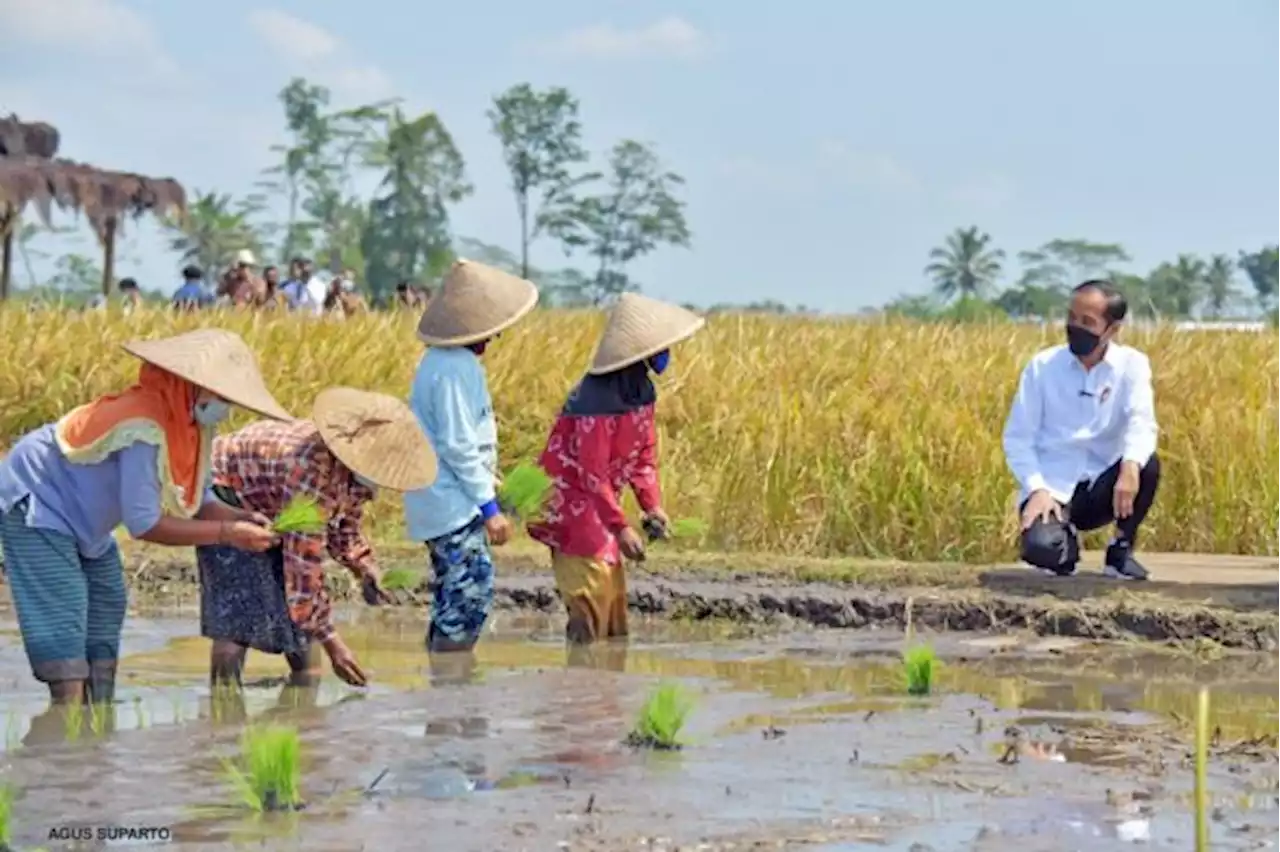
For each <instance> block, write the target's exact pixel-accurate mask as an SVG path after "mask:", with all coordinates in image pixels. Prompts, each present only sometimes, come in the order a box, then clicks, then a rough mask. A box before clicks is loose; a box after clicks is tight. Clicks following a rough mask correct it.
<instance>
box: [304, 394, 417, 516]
mask: <svg viewBox="0 0 1280 852" xmlns="http://www.w3.org/2000/svg"><path fill="white" fill-rule="evenodd" d="M311 419H312V421H313V422H314V423H315V424H316V428H317V429H319V430H320V437H321V438H322V439H324V444H325V446H326V447H328V448H329V451H330V452H331V453H333V454H334V455H335V456H337V457H338V461H340V462H342V463H343V464H344V465H346V466H347V467H349V468H350V469H351V470H352V471H353V472H355V473H357V474H359V475H360V476H362V477H364V478H365V479H368V480H370V481H372V482H374V483H377V484H378V485H380V486H382V487H383V488H390V489H391V490H392V491H417V490H418V489H420V488H426V487H427V486H428V485H430V484H431V483H433V482H435V480H436V454H435V452H434V451H433V450H432V449H431V442H430V441H428V440H427V435H426V433H425V432H423V431H422V427H421V426H419V425H418V418H417V417H415V416H414V414H413V412H412V411H410V410H409V406H407V405H405V404H404V403H403V402H401V401H400V400H398V399H396V398H395V397H393V396H387V395H386V394H382V393H372V392H370V391H362V390H356V389H355V388H329V389H328V390H325V391H321V392H320V395H319V396H317V397H316V401H315V405H314V406H313V407H312V412H311Z"/></svg>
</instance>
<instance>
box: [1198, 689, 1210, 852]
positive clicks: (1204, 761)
mask: <svg viewBox="0 0 1280 852" xmlns="http://www.w3.org/2000/svg"><path fill="white" fill-rule="evenodd" d="M1208 769H1209V690H1208V689H1204V688H1202V689H1201V690H1200V697H1199V700H1198V701H1197V702H1196V780H1195V798H1196V852H1207V850H1208V849H1209V783H1208Z"/></svg>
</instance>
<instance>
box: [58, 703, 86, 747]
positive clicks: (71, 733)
mask: <svg viewBox="0 0 1280 852" xmlns="http://www.w3.org/2000/svg"><path fill="white" fill-rule="evenodd" d="M62 732H63V735H64V736H65V737H66V740H67V742H69V743H74V742H78V741H79V740H80V737H81V735H83V734H84V705H83V704H81V703H80V702H79V701H69V702H67V703H66V704H63V705H62Z"/></svg>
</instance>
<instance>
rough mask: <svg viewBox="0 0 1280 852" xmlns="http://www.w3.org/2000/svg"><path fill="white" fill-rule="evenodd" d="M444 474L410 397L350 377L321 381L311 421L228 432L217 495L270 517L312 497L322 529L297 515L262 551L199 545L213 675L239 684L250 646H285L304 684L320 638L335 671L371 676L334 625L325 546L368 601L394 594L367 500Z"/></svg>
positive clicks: (218, 448) (203, 620)
mask: <svg viewBox="0 0 1280 852" xmlns="http://www.w3.org/2000/svg"><path fill="white" fill-rule="evenodd" d="M435 475H436V461H435V455H434V453H432V451H431V446H430V444H428V443H427V438H426V435H424V434H423V433H422V430H421V429H420V428H419V427H418V423H417V421H416V420H415V419H414V416H413V413H412V412H411V411H409V409H408V407H407V406H406V405H405V404H404V403H403V402H401V401H400V400H397V399H395V398H394V397H389V396H385V395H383V394H378V393H369V392H367V391H359V390H354V389H352V388H331V389H329V390H326V391H324V392H322V393H321V394H320V395H319V396H318V397H316V401H315V405H314V410H313V412H312V416H311V420H309V421H308V420H298V421H295V422H293V423H287V424H279V423H266V422H259V423H254V424H251V425H249V426H246V427H245V428H244V429H241V430H240V431H239V432H236V433H235V434H233V435H227V436H224V437H221V438H219V439H218V440H217V441H216V442H215V443H214V447H213V481H214V486H213V487H214V491H215V492H216V493H217V495H218V497H219V498H220V499H222V500H224V501H226V502H227V503H229V504H231V505H234V506H240V507H244V508H245V509H249V510H251V511H254V512H261V513H263V514H266V515H270V516H272V517H277V516H283V515H304V516H305V515H306V514H307V512H306V511H305V510H301V511H300V510H298V509H297V508H296V507H297V506H298V505H299V501H300V500H310V501H314V504H315V505H316V506H317V507H318V509H319V512H320V513H321V514H322V518H320V519H319V520H320V523H319V525H318V526H319V528H318V529H316V528H309V525H308V524H306V523H300V524H295V525H294V526H293V531H290V532H284V533H283V534H282V536H281V538H282V541H281V546H280V547H278V548H274V549H272V550H270V551H267V552H265V553H264V552H259V551H252V550H244V549H240V548H238V547H235V546H234V545H232V546H228V545H226V544H219V545H212V546H205V547H199V548H197V549H196V556H197V562H198V564H199V567H200V588H201V595H200V632H201V634H202V635H204V636H206V637H207V638H209V639H212V640H213V647H212V649H211V660H210V675H211V679H212V680H213V681H214V682H215V683H218V682H229V683H232V684H236V685H238V684H239V682H240V674H241V670H242V669H243V666H244V659H245V654H246V652H247V650H248V649H249V648H253V649H254V650H255V651H260V652H262V653H264V654H283V655H284V656H285V659H286V660H287V661H288V663H289V668H290V670H291V671H292V673H293V680H294V682H295V683H298V684H302V685H305V684H306V683H308V682H309V681H311V680H313V679H314V677H315V676H316V674H317V669H318V667H319V661H318V659H317V651H318V648H317V646H319V648H323V649H324V651H325V653H326V654H328V656H329V661H330V663H331V664H332V665H333V670H334V672H335V673H336V674H337V675H338V677H340V678H342V679H343V680H344V681H346V682H347V683H349V684H352V685H354V686H363V685H364V684H365V681H366V678H365V674H364V671H363V670H361V668H360V664H359V662H358V661H357V660H356V658H355V655H354V654H352V652H351V649H350V648H348V647H347V646H346V644H345V643H344V642H343V641H342V639H341V637H340V636H339V635H338V632H337V630H336V629H335V628H334V626H333V620H332V614H331V608H330V604H329V596H328V593H327V592H326V591H325V586H324V564H323V560H324V555H325V552H326V550H327V551H328V554H329V556H331V557H333V559H334V560H335V561H336V562H338V563H339V564H341V565H342V566H344V567H345V568H347V570H349V571H350V572H351V573H352V574H353V575H355V577H356V578H357V579H358V580H360V582H361V586H362V591H363V593H364V599H365V602H366V603H368V604H371V605H376V604H379V603H384V602H386V601H387V600H388V599H389V598H388V596H387V594H386V592H384V591H383V590H382V588H381V586H380V584H379V571H378V566H377V563H376V562H375V560H374V557H373V549H372V548H371V547H370V546H369V543H368V541H367V540H366V539H365V537H364V535H363V533H362V532H361V529H360V525H361V521H362V519H363V513H364V506H365V504H366V503H368V502H369V501H370V500H372V499H373V498H374V496H375V495H376V493H377V490H378V488H379V487H382V488H388V489H391V490H393V491H409V490H413V489H417V488H423V487H425V486H427V485H430V484H431V482H432V481H433V480H434V479H435ZM278 526H280V525H279V523H278Z"/></svg>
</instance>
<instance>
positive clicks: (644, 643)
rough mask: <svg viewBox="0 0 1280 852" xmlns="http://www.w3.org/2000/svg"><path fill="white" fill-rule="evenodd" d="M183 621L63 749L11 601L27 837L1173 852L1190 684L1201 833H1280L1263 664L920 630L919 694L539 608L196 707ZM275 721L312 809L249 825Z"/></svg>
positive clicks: (1184, 824) (836, 647) (144, 631)
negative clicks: (565, 619) (248, 751)
mask: <svg viewBox="0 0 1280 852" xmlns="http://www.w3.org/2000/svg"><path fill="white" fill-rule="evenodd" d="M0 615H7V614H0ZM194 625H195V619H194V617H193V616H192V615H190V614H172V613H171V614H168V615H156V616H151V617H138V618H134V619H132V620H131V622H130V628H129V632H128V634H127V635H126V652H127V657H126V659H125V661H124V663H123V672H124V676H125V677H124V680H123V682H122V684H121V686H120V695H119V702H118V705H117V707H116V708H115V713H114V717H115V718H114V720H106V719H103V720H101V722H102V724H100V725H99V726H98V729H97V730H96V731H95V730H94V729H93V726H92V725H91V724H90V723H89V722H86V723H85V725H84V727H83V729H82V732H81V733H80V734H79V735H78V738H76V739H75V740H74V741H68V740H67V729H66V726H65V724H64V722H63V721H62V719H61V718H60V717H55V716H50V715H48V714H45V713H43V711H44V709H45V699H44V697H43V696H42V695H41V693H40V692H39V690H38V689H37V688H36V685H35V684H34V683H33V682H32V681H31V679H30V677H29V675H28V674H27V672H26V665H25V661H24V659H23V657H22V650H21V644H20V642H19V640H18V638H17V634H16V632H15V631H14V629H13V623H12V619H11V618H7V620H5V619H3V618H0V689H3V699H2V701H3V711H4V714H5V726H6V732H7V733H6V750H5V753H4V754H3V755H2V756H0V758H2V760H3V774H4V777H5V782H6V783H8V784H11V785H12V786H13V787H14V788H16V789H17V790H18V791H19V799H18V801H17V803H16V804H15V807H14V816H13V825H14V839H15V841H16V842H17V845H18V847H19V848H24V849H27V848H36V847H39V846H44V847H45V848H48V849H62V848H86V849H87V848H105V846H104V845H103V843H102V842H100V841H88V842H83V843H80V844H79V845H74V844H72V843H69V842H66V841H63V840H60V839H56V838H55V839H53V840H51V839H50V830H51V829H62V830H65V831H71V832H74V831H75V830H76V829H88V830H89V833H91V834H93V833H96V832H97V831H98V830H99V829H102V828H105V827H108V826H112V825H116V826H132V827H135V828H159V829H163V831H161V832H153V833H155V834H164V835H167V840H155V841H153V843H154V844H155V845H163V846H165V847H166V848H193V849H217V848H270V849H277V848H278V849H294V848H298V849H308V850H327V849H333V850H353V849H370V850H397V849H405V850H419V849H476V850H499V849H501V850H518V849H530V850H541V849H591V850H605V849H644V848H649V849H675V848H685V849H693V848H704V849H728V848H735V849H744V848H760V849H763V848H783V847H784V846H785V845H786V844H787V843H788V842H791V843H797V844H799V843H804V844H807V845H806V848H810V849H824V850H843V849H860V848H867V844H873V845H875V847H876V848H886V849H900V850H908V849H915V850H924V849H935V850H950V849H983V850H1003V849H1010V850H1012V849H1017V850H1028V849H1044V850H1058V849H1088V850H1107V849H1113V848H1114V849H1122V848H1130V847H1131V846H1132V844H1133V843H1134V842H1145V843H1146V844H1147V846H1154V847H1156V848H1169V849H1188V848H1191V833H1192V817H1191V809H1190V804H1189V802H1190V799H1189V796H1190V789H1191V772H1190V768H1189V764H1188V763H1187V762H1186V758H1187V755H1188V743H1189V733H1188V731H1187V729H1186V727H1185V724H1184V723H1185V720H1187V719H1189V718H1190V716H1191V715H1192V714H1193V707H1194V701H1195V693H1196V690H1197V688H1198V685H1199V684H1201V683H1208V684H1210V685H1212V686H1213V688H1214V702H1215V717H1214V723H1215V725H1216V726H1217V727H1218V728H1219V729H1220V735H1219V745H1218V748H1217V749H1216V750H1215V752H1214V754H1213V758H1212V761H1211V782H1210V783H1211V789H1212V792H1213V804H1214V822H1213V838H1214V848H1215V849H1251V848H1275V837H1276V834H1277V829H1278V828H1280V826H1278V821H1277V799H1276V792H1277V788H1276V764H1275V751H1274V741H1275V734H1276V730H1277V699H1276V694H1277V668H1276V660H1275V658H1274V657H1273V656H1266V655H1241V656H1228V657H1221V658H1218V659H1215V660H1212V661H1206V660H1204V659H1197V658H1195V657H1192V656H1190V655H1179V654H1171V653H1167V652H1152V651H1140V650H1138V649H1136V648H1131V647H1127V646H1100V645H1090V644H1084V643H1075V642H1070V641H1064V640H1037V639H1034V638H1029V639H1026V640H1019V639H1016V638H1007V637H980V636H965V637H959V636H935V637H932V641H933V643H934V645H935V647H936V648H937V650H938V652H939V654H940V655H941V656H942V657H943V658H944V660H945V662H944V665H943V667H942V669H941V671H940V674H939V676H938V679H937V682H936V684H935V691H934V694H933V695H932V696H930V697H928V698H923V699H911V698H905V697H904V696H903V695H902V692H903V690H902V686H901V683H900V677H899V674H898V667H897V666H895V665H894V660H895V655H896V654H898V653H899V652H900V650H901V648H902V642H903V640H902V636H901V634H897V633H890V632H858V631H814V632H809V631H802V632H788V633H784V634H775V635H768V634H763V633H760V632H758V631H752V630H750V629H744V628H732V627H724V626H717V625H699V626H696V627H694V626H689V625H681V624H679V623H673V622H654V623H649V624H643V625H641V626H640V628H639V629H638V630H637V633H636V635H635V636H634V637H633V640H632V642H631V645H630V647H629V648H622V647H606V648H601V649H597V650H594V651H593V652H592V653H590V654H585V655H576V656H575V657H573V658H572V659H566V651H565V649H564V647H563V644H562V643H561V642H560V640H559V636H558V627H559V624H558V621H557V620H554V619H552V620H548V619H545V618H540V617H521V616H508V615H503V616H502V617H501V618H499V619H498V620H497V621H496V623H495V625H494V629H493V630H492V632H490V633H489V634H488V635H487V636H486V637H485V640H484V642H483V643H482V645H481V647H480V649H479V652H478V654H477V657H476V660H475V664H474V666H468V665H463V664H462V663H461V661H458V660H454V661H451V662H450V663H449V664H447V665H441V666H439V667H437V669H436V670H434V671H433V670H432V669H431V667H430V666H429V665H428V663H427V659H426V655H425V653H424V652H423V650H422V644H421V643H422V635H421V634H422V624H421V623H420V621H418V620H413V619H410V618H407V617H406V616H405V615H404V614H403V613H368V614H367V616H366V617H364V618H362V619H361V620H360V621H357V622H354V623H352V624H349V625H346V626H344V634H345V635H346V636H347V637H348V642H349V643H350V644H351V645H352V647H353V648H354V649H355V650H356V652H357V653H358V654H359V655H360V657H361V660H362V661H363V662H364V663H365V664H366V666H367V668H369V669H370V670H371V671H372V673H373V676H374V678H375V683H374V685H373V686H372V687H371V688H370V689H368V690H363V691H357V690H351V689H347V688H345V687H343V686H341V685H340V684H338V683H336V682H335V681H333V679H332V678H329V679H326V681H325V682H324V683H322V684H321V686H320V687H319V688H318V689H310V690H298V689H296V688H292V687H287V686H284V685H283V684H282V682H281V676H282V675H283V674H284V668H283V666H282V664H281V663H280V662H279V661H277V660H273V659H270V658H263V657H260V656H251V658H250V663H249V671H248V679H249V681H250V684H251V686H250V687H249V688H248V689H247V690H246V693H245V696H244V700H243V702H227V701H212V700H211V699H210V696H209V694H208V689H207V687H206V685H205V679H206V676H207V668H206V667H207V653H208V649H207V643H206V642H205V641H203V640H201V639H199V638H193V637H192V634H193V633H194V632H195V628H194ZM659 678H667V679H678V680H679V681H680V682H682V683H683V684H684V685H685V686H686V687H687V688H688V689H689V690H690V692H691V693H692V694H694V695H695V696H696V701H697V709H696V711H695V713H694V714H693V716H692V718H691V720H690V723H689V728H688V730H687V737H688V739H689V743H690V744H689V746H688V747H687V748H686V749H684V750H683V751H680V752H675V753H645V752H633V751H631V750H630V749H628V748H626V747H625V746H623V745H622V740H623V738H624V737H625V735H626V733H627V731H628V730H629V728H630V726H631V723H632V721H633V719H634V717H635V714H636V712H637V710H638V708H639V707H640V705H641V703H642V702H643V699H644V696H645V694H646V692H647V691H648V690H649V689H651V688H652V686H653V684H654V683H655V682H656V681H657V680H658V679H659ZM268 720H271V721H280V722H287V723H290V724H294V725H296V726H297V727H298V728H299V730H300V732H301V735H302V739H303V744H304V751H305V766H304V788H305V793H306V797H307V799H308V803H309V806H308V808H307V810H306V811H304V812H303V813H301V814H298V815H295V816H292V817H280V818H272V819H268V820H265V821H263V820H255V819H252V818H249V817H247V816H246V815H244V814H242V813H240V812H238V811H235V810H231V809H228V808H227V807H226V806H227V805H228V804H231V803H233V802H234V798H233V797H232V795H231V793H230V791H229V790H228V788H227V786H226V783H225V775H224V769H223V767H222V760H223V758H228V757H232V756H233V755H234V753H235V748H236V742H237V737H238V735H239V732H240V731H241V730H242V729H243V726H244V724H245V723H246V721H254V722H262V721H268ZM1258 738H1262V742H1260V743H1255V744H1253V745H1248V744H1247V743H1246V744H1242V743H1241V741H1247V740H1256V739H1258ZM1006 756H1007V757H1006ZM1002 758H1005V761H1004V762H1002ZM370 785H373V786H372V789H371V790H370V789H368V788H369V786H370ZM700 843H701V844H702V845H701V846H700V845H699V844H700ZM753 844H755V845H753ZM1267 844H1270V845H1267ZM106 845H108V846H110V847H112V848H114V847H115V846H128V845H144V842H143V841H136V840H135V841H124V840H116V841H112V842H110V843H108V844H106Z"/></svg>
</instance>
